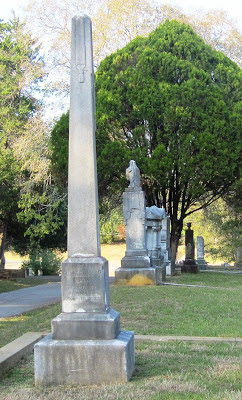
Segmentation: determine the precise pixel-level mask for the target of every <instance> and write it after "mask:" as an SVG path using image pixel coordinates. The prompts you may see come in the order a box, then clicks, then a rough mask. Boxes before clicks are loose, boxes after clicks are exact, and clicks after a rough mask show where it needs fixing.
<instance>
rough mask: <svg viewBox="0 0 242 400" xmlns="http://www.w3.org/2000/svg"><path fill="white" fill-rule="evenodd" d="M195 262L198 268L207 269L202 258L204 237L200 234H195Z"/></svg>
mask: <svg viewBox="0 0 242 400" xmlns="http://www.w3.org/2000/svg"><path fill="white" fill-rule="evenodd" d="M197 264H198V266H199V269H200V270H206V269H207V262H206V261H205V258H204V239H203V237H202V236H197Z"/></svg>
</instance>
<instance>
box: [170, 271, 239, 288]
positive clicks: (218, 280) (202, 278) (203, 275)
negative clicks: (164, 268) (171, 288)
mask: <svg viewBox="0 0 242 400" xmlns="http://www.w3.org/2000/svg"><path fill="white" fill-rule="evenodd" d="M166 281H167V283H182V284H188V285H203V286H216V287H224V288H241V289H242V274H235V273H222V272H200V273H199V274H180V275H176V276H171V277H167V278H166Z"/></svg>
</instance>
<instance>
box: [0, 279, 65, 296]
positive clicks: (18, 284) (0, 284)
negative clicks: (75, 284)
mask: <svg viewBox="0 0 242 400" xmlns="http://www.w3.org/2000/svg"><path fill="white" fill-rule="evenodd" d="M54 280H56V281H59V280H60V278H59V277H58V276H56V277H51V278H50V277H48V276H46V277H37V276H36V277H27V278H21V279H15V280H11V281H10V280H8V279H0V293H5V292H11V291H12V290H18V289H24V288H27V287H31V286H37V285H43V284H45V283H48V282H54Z"/></svg>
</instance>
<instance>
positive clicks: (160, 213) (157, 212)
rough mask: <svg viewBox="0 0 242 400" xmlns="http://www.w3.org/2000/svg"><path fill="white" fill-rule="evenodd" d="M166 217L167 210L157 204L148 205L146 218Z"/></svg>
mask: <svg viewBox="0 0 242 400" xmlns="http://www.w3.org/2000/svg"><path fill="white" fill-rule="evenodd" d="M165 217H166V210H165V209H164V208H159V207H157V206H151V207H146V218H149V219H152V218H159V219H163V218H165Z"/></svg>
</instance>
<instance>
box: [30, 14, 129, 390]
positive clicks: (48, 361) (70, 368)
mask: <svg viewBox="0 0 242 400" xmlns="http://www.w3.org/2000/svg"><path fill="white" fill-rule="evenodd" d="M69 131H70V134H69V176H68V243H67V251H68V259H67V260H66V261H64V262H63V264H62V311H63V312H62V314H60V315H59V316H57V317H56V318H55V319H54V320H53V321H52V335H50V336H48V337H46V338H45V339H43V340H42V341H41V342H39V343H38V344H37V345H36V346H35V383H36V384H37V385H55V384H73V385H89V384H101V383H110V382H121V381H127V380H128V379H130V378H131V375H132V373H133V370H134V333H133V332H120V316H119V313H118V312H116V311H115V310H112V309H110V305H109V282H108V262H107V260H106V259H104V258H103V257H101V252H100V233H99V219H98V213H99V212H98V193H97V187H98V186H97V166H96V143H95V88H94V70H93V56H92V28H91V20H90V18H89V17H88V16H86V15H83V16H78V17H74V18H73V19H72V51H71V92H70V129H69Z"/></svg>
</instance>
